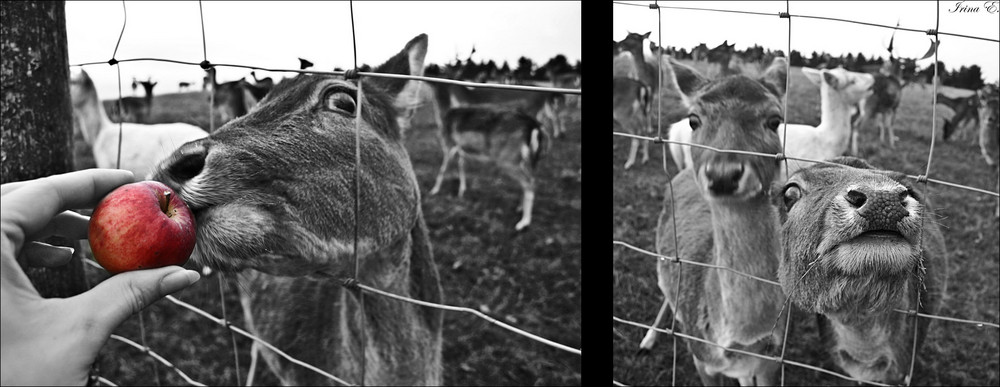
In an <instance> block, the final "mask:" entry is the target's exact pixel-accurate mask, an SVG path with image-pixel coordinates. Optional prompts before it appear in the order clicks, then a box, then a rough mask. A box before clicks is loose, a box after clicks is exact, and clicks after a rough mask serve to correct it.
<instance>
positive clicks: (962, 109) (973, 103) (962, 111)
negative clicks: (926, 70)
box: [937, 91, 980, 141]
mask: <svg viewBox="0 0 1000 387" xmlns="http://www.w3.org/2000/svg"><path fill="white" fill-rule="evenodd" d="M937 103H939V104H942V105H944V106H947V107H948V108H949V109H951V111H953V112H955V114H954V115H953V116H951V119H947V120H944V136H943V139H944V140H945V141H948V139H949V138H950V137H951V136H952V135H953V134H954V133H955V131H956V130H958V129H959V128H960V127H962V126H963V125H964V124H965V123H968V122H970V121H972V122H973V123H974V124H973V128H976V129H978V128H979V127H980V122H979V93H973V94H972V95H969V96H965V97H955V98H952V97H949V96H947V95H945V94H944V93H942V92H940V91H939V92H938V93H937ZM973 141H974V140H973Z"/></svg>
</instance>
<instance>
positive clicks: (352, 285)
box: [341, 278, 360, 290]
mask: <svg viewBox="0 0 1000 387" xmlns="http://www.w3.org/2000/svg"><path fill="white" fill-rule="evenodd" d="M341 286H343V287H345V288H348V289H352V290H358V289H360V287H358V280H357V279H356V278H345V279H344V281H343V282H342V283H341Z"/></svg>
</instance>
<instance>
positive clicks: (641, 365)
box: [613, 62, 1000, 386]
mask: <svg viewBox="0 0 1000 387" xmlns="http://www.w3.org/2000/svg"><path fill="white" fill-rule="evenodd" d="M685 63H688V64H691V65H693V66H695V67H696V68H698V70H699V71H701V72H702V73H703V74H704V73H707V72H706V67H707V66H706V65H705V64H704V63H690V62H685ZM791 74H792V80H791V87H790V91H789V93H790V94H789V98H788V110H789V111H788V114H787V118H788V120H789V121H788V122H790V123H803V124H810V125H816V124H818V123H819V118H820V111H819V106H820V103H819V102H820V101H819V99H820V96H819V87H818V86H815V85H813V84H812V83H809V81H808V80H807V79H806V78H805V76H804V75H803V74H802V72H801V70H800V69H798V68H793V69H792V72H791ZM931 93H932V91H931V88H930V87H927V88H926V89H924V88H921V87H920V86H911V87H908V88H906V89H905V90H904V92H903V98H902V101H901V104H900V107H899V110H898V112H897V115H896V123H895V128H896V130H895V133H896V136H898V137H899V138H900V140H899V141H897V142H896V149H889V147H888V144H887V143H886V144H882V143H879V142H878V133H877V129H875V128H873V127H870V128H866V129H865V130H863V131H861V141H860V144H859V151H860V152H861V153H862V155H863V156H864V157H865V158H866V159H867V160H869V161H870V162H872V163H874V164H875V165H876V166H879V167H882V168H886V169H893V170H898V171H902V172H905V173H907V174H912V175H922V174H924V170H925V168H926V165H927V160H928V151H929V149H930V142H931V136H932V134H931V120H932V118H931V114H932V111H931V107H930V106H931ZM936 109H938V110H937V112H938V114H937V119H938V122H937V133H935V134H934V136H935V137H936V139H937V140H936V143H935V146H934V156H933V160H932V165H931V171H930V177H931V178H935V179H940V180H945V181H950V182H954V183H958V184H963V185H968V186H972V187H977V188H982V189H986V190H990V191H994V190H996V184H997V180H996V179H997V176H996V170H994V169H991V168H990V167H988V166H987V165H986V163H985V162H984V161H983V159H982V157H981V156H980V155H979V147H978V145H973V144H972V143H971V142H970V139H971V138H973V137H974V136H972V134H973V133H971V132H972V131H971V130H970V128H966V129H965V132H963V133H960V135H964V136H965V137H964V138H963V139H953V140H952V141H951V142H948V143H944V142H942V140H941V131H942V129H941V128H942V120H943V117H949V116H950V114H952V112H951V111H949V110H948V109H947V108H944V107H937V108H936ZM664 130H666V129H664ZM664 135H666V133H664ZM613 146H614V157H613V161H614V167H613V187H614V193H613V195H614V196H613V201H614V204H613V207H614V221H613V223H614V233H613V237H614V239H615V240H620V241H626V242H629V243H632V244H634V245H636V246H638V247H640V248H644V249H647V250H653V251H655V247H654V238H655V231H656V221H657V217H658V216H659V213H660V210H661V208H662V203H663V199H664V194H665V192H666V186H667V181H668V178H669V177H670V176H673V175H674V174H675V173H677V168H676V166H674V165H673V161H672V159H670V157H669V155H667V157H666V160H667V166H666V168H667V172H666V173H665V172H664V170H663V166H662V164H661V161H660V160H661V156H662V155H663V154H662V151H663V150H661V149H660V147H655V146H654V147H653V149H651V152H650V153H652V155H651V157H650V159H651V160H653V161H652V162H650V163H649V164H646V165H636V166H634V167H633V168H632V169H630V170H628V171H625V170H623V169H622V166H623V165H624V163H625V160H626V158H627V156H628V146H629V140H628V139H625V138H620V137H618V136H615V138H614V145H613ZM654 150H655V151H654ZM925 191H926V192H928V193H929V194H930V197H931V200H932V203H933V204H934V205H935V208H936V211H937V214H938V215H939V217H940V222H941V225H942V231H943V233H944V236H945V239H946V245H947V249H948V252H949V256H948V257H947V262H944V260H943V259H939V260H938V261H937V262H933V263H932V265H933V267H932V270H947V271H948V274H949V283H948V288H947V295H946V297H945V299H944V304H943V307H942V308H941V310H940V311H938V313H937V314H938V315H942V316H949V317H956V318H963V319H970V320H977V321H988V322H997V321H1000V284H998V282H1000V281H998V279H1000V253H998V249H1000V246H998V233H1000V225H998V222H997V221H996V220H994V218H993V216H992V214H993V210H994V206H995V205H996V200H995V198H994V197H987V196H985V195H982V194H978V193H975V192H971V191H966V190H961V189H956V188H950V187H945V186H940V185H934V184H930V185H928V186H927V187H926V189H925ZM613 261H614V273H613V281H614V296H613V297H614V302H613V304H614V311H613V313H614V315H615V316H617V317H619V318H623V319H626V320H631V321H636V322H640V323H644V324H650V323H652V321H653V319H654V318H655V317H656V313H657V311H658V309H659V307H660V305H661V304H662V302H663V295H662V293H661V292H660V290H659V289H658V288H657V285H656V269H655V261H654V259H653V258H650V257H648V256H643V255H641V254H639V253H635V252H632V251H630V250H627V249H625V248H622V247H615V248H614V250H613ZM668 318H669V317H668ZM644 334H645V330H643V329H640V328H636V327H632V326H628V325H623V324H615V325H614V332H613V376H614V379H615V380H616V381H619V382H622V383H625V384H631V385H669V384H670V383H671V381H672V379H673V378H676V382H677V384H678V385H700V384H701V382H700V380H699V379H698V375H697V372H696V371H695V368H694V364H693V362H692V357H691V354H690V352H688V350H687V346H686V344H685V343H684V341H683V340H678V342H677V358H676V361H677V367H676V374H675V373H674V372H675V371H674V369H673V368H672V362H673V361H674V359H673V353H672V352H673V350H672V340H671V338H670V337H667V336H665V335H661V336H660V339H659V341H658V344H657V347H656V348H654V349H653V351H652V352H651V353H649V354H646V355H638V354H637V353H636V350H637V349H638V347H639V342H640V341H641V340H642V337H643V335H644ZM788 337H789V340H788V343H787V345H788V347H787V352H786V358H788V359H790V360H795V361H798V362H802V363H806V364H811V365H816V366H819V367H822V368H825V369H828V370H833V371H838V372H839V371H840V370H839V369H837V368H836V366H835V365H834V364H833V363H832V362H831V361H830V360H829V359H828V356H827V355H826V353H825V350H823V349H822V348H821V346H820V340H819V335H818V332H817V331H816V328H815V323H814V322H813V319H812V317H811V316H808V315H807V314H806V313H804V312H802V311H801V310H797V311H795V314H794V315H793V329H792V331H791V332H790V333H789V336H788ZM917 362H918V363H917V367H916V370H915V374H914V379H913V384H915V385H994V386H995V385H998V384H1000V330H998V329H996V328H990V327H978V326H975V325H969V324H961V323H953V322H945V321H934V322H932V324H931V326H930V331H929V332H928V334H927V337H926V339H925V341H924V345H923V347H922V348H921V350H920V353H919V355H918V357H917ZM840 381H841V379H839V378H837V377H834V376H830V375H826V374H824V373H820V372H816V371H811V370H807V369H803V368H799V367H794V366H786V367H785V383H786V384H788V385H830V384H836V383H839V382H840Z"/></svg>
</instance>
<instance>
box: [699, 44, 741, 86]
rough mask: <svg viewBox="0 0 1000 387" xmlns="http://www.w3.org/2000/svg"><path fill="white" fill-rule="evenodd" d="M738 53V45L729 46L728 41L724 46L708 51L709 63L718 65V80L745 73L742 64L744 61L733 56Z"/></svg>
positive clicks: (737, 56)
mask: <svg viewBox="0 0 1000 387" xmlns="http://www.w3.org/2000/svg"><path fill="white" fill-rule="evenodd" d="M735 52H736V43H733V44H729V41H728V40H726V41H724V42H722V44H720V45H718V46H716V47H715V48H713V49H711V50H708V55H707V57H706V58H707V59H708V63H715V64H717V65H718V72H717V73H716V74H717V75H716V78H721V77H727V76H730V75H736V74H740V73H742V72H743V68H742V63H743V59H742V58H740V57H739V55H733V53H735Z"/></svg>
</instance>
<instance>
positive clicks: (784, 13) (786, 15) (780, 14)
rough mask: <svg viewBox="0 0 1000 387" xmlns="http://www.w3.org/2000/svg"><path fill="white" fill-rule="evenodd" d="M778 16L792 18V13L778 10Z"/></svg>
mask: <svg viewBox="0 0 1000 387" xmlns="http://www.w3.org/2000/svg"><path fill="white" fill-rule="evenodd" d="M778 17H779V18H782V19H791V18H792V17H791V15H789V14H788V12H778Z"/></svg>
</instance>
